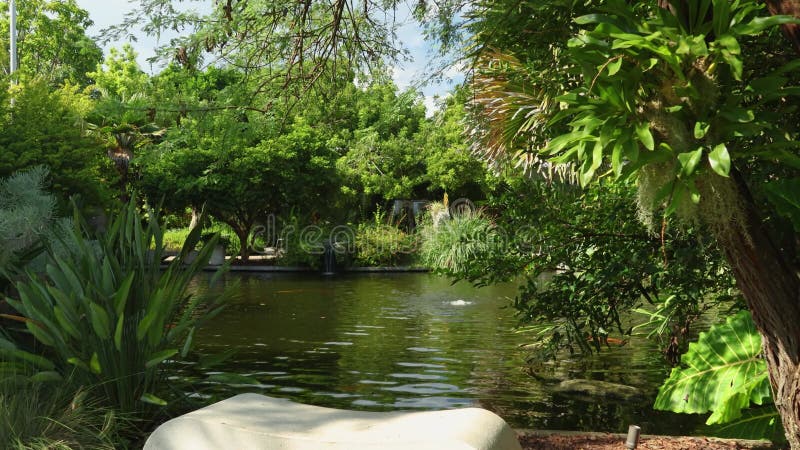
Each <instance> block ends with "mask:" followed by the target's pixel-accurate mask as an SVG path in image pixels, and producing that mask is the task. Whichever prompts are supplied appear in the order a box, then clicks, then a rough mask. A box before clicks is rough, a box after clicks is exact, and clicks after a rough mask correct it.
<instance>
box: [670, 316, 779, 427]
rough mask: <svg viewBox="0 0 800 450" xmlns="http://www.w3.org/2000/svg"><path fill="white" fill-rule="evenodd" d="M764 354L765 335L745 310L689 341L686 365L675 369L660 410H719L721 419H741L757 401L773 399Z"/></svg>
mask: <svg viewBox="0 0 800 450" xmlns="http://www.w3.org/2000/svg"><path fill="white" fill-rule="evenodd" d="M760 355H761V336H760V335H759V334H758V331H757V330H756V328H755V325H754V324H753V320H752V318H751V316H750V313H749V312H748V311H741V312H739V313H737V314H736V315H734V316H732V317H729V318H728V319H727V321H726V322H725V323H724V324H718V325H715V326H713V327H711V329H710V330H709V331H708V332H703V333H700V336H699V338H698V340H697V342H693V343H691V344H689V350H688V351H687V352H686V354H685V355H684V356H683V358H682V359H681V362H682V364H683V365H684V366H685V367H682V368H675V369H672V373H671V374H670V377H669V378H668V379H667V380H666V381H665V382H664V384H663V385H662V386H661V388H660V389H659V392H658V396H657V397H656V401H655V405H654V408H655V409H660V410H668V411H674V412H680V413H693V414H699V413H706V412H709V411H714V412H715V413H716V414H715V416H714V418H715V419H719V418H735V417H738V415H740V413H741V410H742V409H743V408H745V407H747V406H749V404H750V403H751V402H752V403H756V404H763V403H764V402H768V401H769V396H770V388H769V383H768V381H767V379H766V377H763V375H764V374H765V373H766V370H767V368H766V363H765V362H764V360H763V359H762V358H760ZM753 380H756V381H755V382H754V381H753Z"/></svg>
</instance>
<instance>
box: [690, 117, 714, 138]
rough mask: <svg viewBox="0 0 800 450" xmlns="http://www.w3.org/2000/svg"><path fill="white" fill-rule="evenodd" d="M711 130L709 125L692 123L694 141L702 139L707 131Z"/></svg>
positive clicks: (698, 122)
mask: <svg viewBox="0 0 800 450" xmlns="http://www.w3.org/2000/svg"><path fill="white" fill-rule="evenodd" d="M709 128H711V125H710V124H708V123H706V122H700V121H697V122H695V123H694V138H695V139H703V138H704V137H705V136H706V133H708V129H709Z"/></svg>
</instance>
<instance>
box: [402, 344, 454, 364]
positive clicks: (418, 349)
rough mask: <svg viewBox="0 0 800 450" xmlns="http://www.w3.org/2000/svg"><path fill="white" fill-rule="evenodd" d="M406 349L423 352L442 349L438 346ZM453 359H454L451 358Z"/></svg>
mask: <svg viewBox="0 0 800 450" xmlns="http://www.w3.org/2000/svg"><path fill="white" fill-rule="evenodd" d="M406 350H411V351H412V352H423V353H433V352H441V351H442V350H441V349H439V348H431V347H408V348H406ZM451 361H455V360H451Z"/></svg>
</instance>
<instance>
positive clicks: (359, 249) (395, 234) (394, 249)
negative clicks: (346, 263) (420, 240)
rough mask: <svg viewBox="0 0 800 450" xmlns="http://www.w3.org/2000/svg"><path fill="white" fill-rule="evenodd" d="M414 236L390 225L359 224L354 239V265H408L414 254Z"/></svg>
mask: <svg viewBox="0 0 800 450" xmlns="http://www.w3.org/2000/svg"><path fill="white" fill-rule="evenodd" d="M416 247H417V246H416V236H414V235H409V234H407V233H405V232H404V231H402V230H400V229H399V228H397V227H395V226H392V225H384V224H380V223H373V224H360V225H359V226H358V228H357V230H356V237H355V258H354V262H355V265H358V266H396V265H400V264H406V263H409V262H410V261H411V260H412V259H413V257H414V255H415V253H416Z"/></svg>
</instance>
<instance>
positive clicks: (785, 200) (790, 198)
mask: <svg viewBox="0 0 800 450" xmlns="http://www.w3.org/2000/svg"><path fill="white" fill-rule="evenodd" d="M764 192H765V193H766V194H767V199H768V200H769V202H770V203H772V205H773V206H775V209H776V210H777V211H778V214H780V215H782V216H783V217H786V218H787V219H789V221H790V222H791V223H792V226H793V227H794V230H795V231H796V232H798V233H800V178H792V179H788V180H787V179H784V180H775V181H770V182H769V183H765V184H764Z"/></svg>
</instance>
